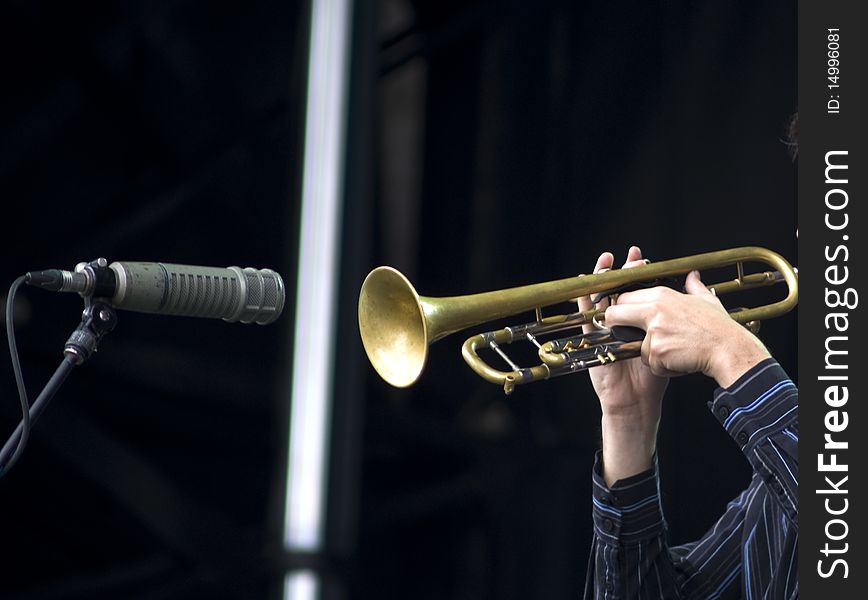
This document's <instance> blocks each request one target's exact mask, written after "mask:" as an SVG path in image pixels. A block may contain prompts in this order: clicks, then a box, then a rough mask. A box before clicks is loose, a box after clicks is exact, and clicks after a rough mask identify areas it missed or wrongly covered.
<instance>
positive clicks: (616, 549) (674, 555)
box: [585, 359, 798, 600]
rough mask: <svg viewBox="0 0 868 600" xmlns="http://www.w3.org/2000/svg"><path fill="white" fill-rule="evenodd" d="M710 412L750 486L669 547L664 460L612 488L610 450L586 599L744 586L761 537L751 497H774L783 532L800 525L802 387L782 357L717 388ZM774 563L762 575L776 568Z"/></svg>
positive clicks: (596, 486) (685, 594) (692, 594)
mask: <svg viewBox="0 0 868 600" xmlns="http://www.w3.org/2000/svg"><path fill="white" fill-rule="evenodd" d="M709 408H710V409H711V411H712V413H713V414H714V415H715V417H716V418H717V419H718V420H719V421H720V423H721V424H722V425H723V427H724V429H725V430H726V431H727V432H728V433H729V434H730V435H731V436H732V438H733V439H734V440H735V441H736V443H737V444H739V447H740V448H741V449H742V451H743V452H744V454H745V456H746V457H747V459H748V461H749V462H750V464H751V466H752V467H753V469H754V475H753V478H752V480H751V483H750V486H749V487H748V489H746V490H745V491H744V492H742V493H741V494H740V495H739V496H738V497H737V498H736V499H734V500H733V501H732V502H730V504H729V505H728V507H727V510H726V512H725V513H724V515H723V516H722V517H721V518H720V519H719V520H718V522H717V523H716V524H715V525H714V527H713V528H712V529H711V530H709V532H708V533H706V535H705V536H703V538H702V539H701V540H698V541H696V542H693V543H690V544H687V545H683V546H677V547H669V545H668V543H667V530H666V521H665V518H664V515H663V510H662V507H661V504H660V490H659V473H658V466H657V458H656V456H655V458H654V465H653V467H652V468H651V469H649V470H648V471H645V472H644V473H640V474H638V475H635V476H633V477H630V478H628V479H623V480H620V481H617V482H615V483H614V484H613V485H612V486H611V487H608V486H606V483H605V480H604V479H603V477H602V452H598V453H597V456H596V460H595V463H594V469H593V497H592V501H593V522H594V542H593V546H592V548H591V557H590V562H589V565H588V578H587V582H586V586H585V598H586V599H591V598H594V599H596V600H616V599H627V598H631V599H632V598H667V599H668V598H704V597H709V594H719V593H721V592H722V591H724V590H726V589H727V588H730V587H732V586H738V585H740V581H741V579H742V578H740V577H739V575H741V574H742V573H743V568H744V567H743V565H742V562H744V561H745V560H749V559H746V558H745V557H748V556H752V552H753V554H756V552H755V550H756V548H749V547H748V546H749V545H750V544H751V543H756V539H755V538H756V536H750V535H747V536H743V535H741V534H742V533H743V532H744V529H745V519H746V518H747V519H750V518H753V517H752V516H751V515H756V514H757V511H756V510H751V507H750V504H751V503H754V502H760V501H761V502H766V501H767V499H768V501H770V502H771V503H773V504H774V506H776V507H777V508H778V509H779V510H776V511H775V512H780V515H781V518H782V519H786V520H787V521H788V522H789V525H784V527H785V529H786V528H787V527H789V529H790V532H792V531H794V530H795V529H796V525H795V524H796V522H797V504H796V490H797V486H798V483H797V479H798V462H797V451H796V448H797V441H798V420H797V419H798V417H797V408H798V391H797V390H796V387H795V385H794V384H793V382H792V381H790V380H789V378H788V377H787V376H786V373H785V372H784V371H783V369H781V367H780V366H779V365H778V363H777V362H776V361H774V360H773V359H768V360H766V361H763V362H761V363H759V364H758V365H756V366H754V367H753V368H752V369H750V370H749V371H748V372H747V373H745V374H744V375H743V376H742V377H741V378H739V380H738V381H736V382H735V383H734V384H733V385H732V386H730V387H729V388H726V389H722V388H719V389H718V390H717V391H716V392H715V394H714V400H713V401H712V402H710V403H709ZM760 512H762V511H760ZM776 519H777V516H776ZM745 538H746V539H747V543H746V542H745ZM763 554H764V555H765V553H763ZM769 557H770V559H769V560H770V561H774V560H784V559H786V557H772V556H771V553H769ZM772 567H773V565H770V568H769V569H764V571H768V573H770V574H771V573H774V572H777V571H775V570H774V569H773V568H772ZM769 577H771V575H769ZM753 583H754V584H759V585H761V586H767V585H772V583H773V582H757V581H754V582H753Z"/></svg>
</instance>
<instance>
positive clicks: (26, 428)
mask: <svg viewBox="0 0 868 600" xmlns="http://www.w3.org/2000/svg"><path fill="white" fill-rule="evenodd" d="M23 283H24V275H22V276H21V277H19V278H18V279H16V280H15V281H14V282H12V286H11V287H10V288H9V295H7V296H6V337H8V338H9V354H10V355H11V356H12V371H13V372H14V373H15V383H16V384H17V385H18V397H19V398H20V399H21V414H22V418H21V435H20V436H19V438H18V443H17V445H16V447H15V452H14V453H13V454H12V456H11V457H10V458H9V461H8V462H7V463H6V464H5V465H0V477H2V476H3V475H5V474H6V473H7V472H8V471H9V469H11V468H12V467H13V466H14V465H15V463H16V462H17V461H18V458H19V457H20V456H21V453H22V452H24V447H25V446H26V445H27V439H28V438H29V437H30V401H29V400H28V399H27V388H26V387H25V385H24V377H23V376H22V375H21V362H20V361H19V359H18V346H17V344H16V343H15V324H14V320H13V316H14V314H13V313H14V312H15V310H14V309H15V294H16V293H17V292H18V288H20V287H21V284H23Z"/></svg>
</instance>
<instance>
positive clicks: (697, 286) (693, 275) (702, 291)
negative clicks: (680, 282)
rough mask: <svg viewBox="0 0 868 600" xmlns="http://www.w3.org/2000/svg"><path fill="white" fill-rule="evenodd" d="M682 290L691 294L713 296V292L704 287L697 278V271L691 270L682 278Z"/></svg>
mask: <svg viewBox="0 0 868 600" xmlns="http://www.w3.org/2000/svg"><path fill="white" fill-rule="evenodd" d="M684 290H685V291H686V292H687V293H688V294H690V295H691V296H713V295H714V294H712V293H711V291H710V290H709V289H708V288H707V287H705V284H704V283H702V280H701V279H700V278H699V271H691V272H690V273H688V274H687V279H685V280H684Z"/></svg>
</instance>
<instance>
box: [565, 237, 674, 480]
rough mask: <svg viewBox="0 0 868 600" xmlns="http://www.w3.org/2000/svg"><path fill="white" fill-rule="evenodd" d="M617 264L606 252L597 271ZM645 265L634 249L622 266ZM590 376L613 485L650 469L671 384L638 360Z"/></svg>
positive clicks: (587, 303) (582, 303) (583, 305)
mask: <svg viewBox="0 0 868 600" xmlns="http://www.w3.org/2000/svg"><path fill="white" fill-rule="evenodd" d="M613 263H614V256H613V255H612V254H611V253H609V252H605V253H603V254H602V255H600V258H599V259H598V260H597V264H596V266H595V267H594V273H597V272H599V271H602V270H606V269H610V268H611V267H612V264H613ZM642 264H645V261H644V260H642V251H641V250H640V249H639V248H638V247H636V246H633V247H631V248H630V250H629V251H628V252H627V262H626V263H625V264H624V267H623V268H625V269H629V268H633V267H636V266H639V265H642ZM607 306H608V300H606V299H604V300H602V301H601V302H600V303H599V304H598V305H597V308H606V307H607ZM592 307H593V305H592V304H591V300H590V299H589V298H588V297H583V298H579V310H581V311H586V310H590V309H591V308H592ZM609 310H611V308H609ZM593 328H594V327H593V325H586V326H585V332H586V333H588V332H590V331H592V330H593ZM589 373H590V377H591V382H592V383H593V385H594V390H595V391H596V393H597V396H598V397H599V399H600V407H601V408H602V412H603V417H602V430H603V476H604V478H605V479H606V481H607V482H608V483H609V484H610V485H611V484H612V483H614V482H615V481H617V480H618V479H623V478H625V477H629V476H631V475H635V474H637V473H640V472H642V471H644V470H646V469H648V468H649V467H650V466H651V459H652V456H653V455H654V448H655V441H656V437H657V426H658V424H659V422H660V410H661V403H662V399H663V392H664V391H665V390H666V384H667V382H668V381H669V380H668V379H667V378H666V377H659V376H657V375H655V374H654V373H653V372H652V371H651V369H650V368H648V366H647V365H645V364H643V363H642V361H640V360H638V359H631V360H623V361H616V362H614V363H610V364H608V365H605V366H601V367H595V368H593V369H591V370H590V371H589Z"/></svg>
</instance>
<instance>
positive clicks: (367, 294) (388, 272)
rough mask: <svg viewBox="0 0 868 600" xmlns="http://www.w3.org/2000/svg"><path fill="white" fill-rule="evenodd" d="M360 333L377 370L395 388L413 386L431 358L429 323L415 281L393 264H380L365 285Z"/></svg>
mask: <svg viewBox="0 0 868 600" xmlns="http://www.w3.org/2000/svg"><path fill="white" fill-rule="evenodd" d="M359 333H360V334H361V336H362V344H363V345H364V346H365V352H367V354H368V358H369V359H370V361H371V364H372V365H373V367H374V369H375V370H376V371H377V373H379V374H380V376H381V377H382V378H383V379H385V380H386V381H387V382H388V383H390V384H392V385H393V386H395V387H407V386H409V385H412V384H413V383H414V382H415V381H416V380H417V379H418V378H419V375H421V373H422V369H424V368H425V361H426V360H427V358H428V344H429V343H430V342H429V340H428V325H427V322H426V320H425V312H424V309H423V308H422V303H421V301H420V300H419V294H417V293H416V290H415V289H413V284H411V283H410V281H409V280H408V279H407V278H406V277H404V275H402V274H401V273H400V272H399V271H397V270H396V269H393V268H392V267H378V268H376V269H374V270H373V271H371V272H370V273H369V274H368V276H367V277H366V278H365V282H364V283H363V284H362V291H361V293H360V295H359Z"/></svg>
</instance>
